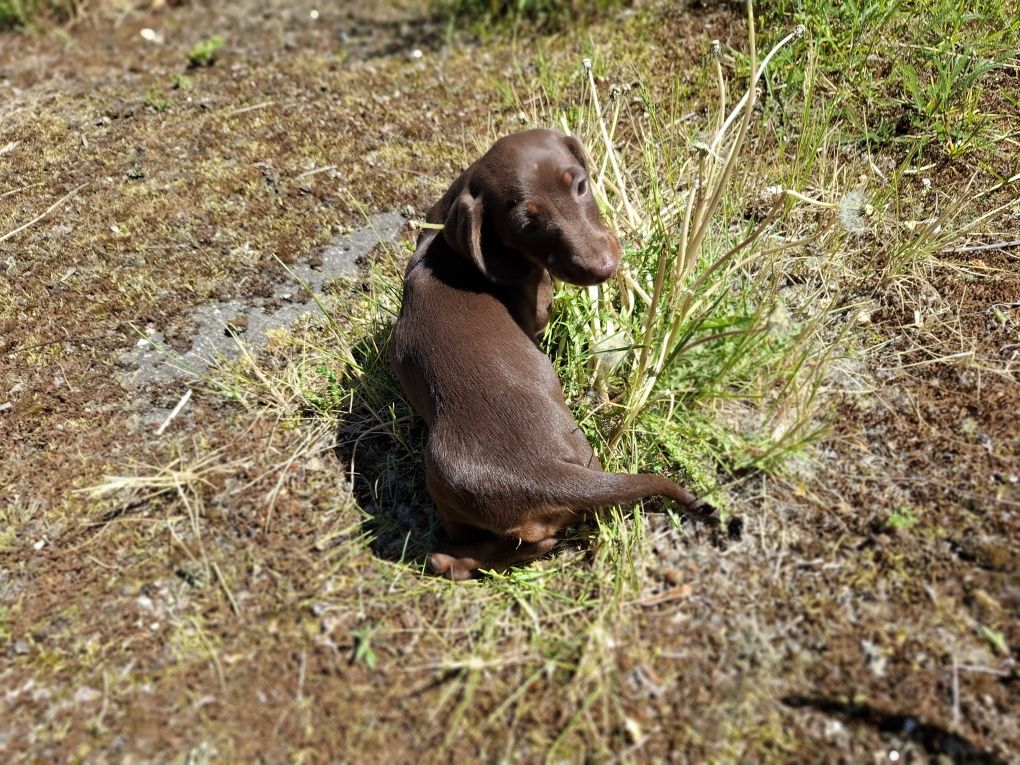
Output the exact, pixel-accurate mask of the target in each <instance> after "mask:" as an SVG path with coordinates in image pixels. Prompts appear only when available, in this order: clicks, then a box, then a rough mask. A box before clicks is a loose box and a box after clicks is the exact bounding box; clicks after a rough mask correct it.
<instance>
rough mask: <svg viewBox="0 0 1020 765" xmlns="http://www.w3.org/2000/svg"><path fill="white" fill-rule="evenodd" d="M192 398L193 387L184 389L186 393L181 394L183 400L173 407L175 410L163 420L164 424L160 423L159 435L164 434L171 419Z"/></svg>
mask: <svg viewBox="0 0 1020 765" xmlns="http://www.w3.org/2000/svg"><path fill="white" fill-rule="evenodd" d="M190 398H191V388H188V389H187V390H185V391H184V395H183V396H181V400H180V401H178V402H177V406H175V407H174V408H173V411H172V412H170V414H168V415H167V418H166V419H165V420H163V424H162V425H160V426H159V428H158V429H157V430H156V435H157V436H161V435H163V431H164V430H166V429H167V426H168V425H169V424H170V421H171V420H172V419H173V418H174V417H176V416H177V415H178V414H180V413H181V410H182V409H183V408H184V405H185V404H187V403H188V399H190Z"/></svg>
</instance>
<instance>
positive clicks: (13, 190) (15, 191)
mask: <svg viewBox="0 0 1020 765" xmlns="http://www.w3.org/2000/svg"><path fill="white" fill-rule="evenodd" d="M36 186H42V184H41V183H30V184H28V185H27V186H19V187H18V188H16V189H11V190H10V191H5V192H4V193H3V194H0V199H3V198H4V197H9V196H11V194H17V193H18V192H20V191H27V190H28V189H34V188H35V187H36Z"/></svg>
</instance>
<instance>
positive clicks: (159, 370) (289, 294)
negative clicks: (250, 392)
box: [119, 213, 405, 389]
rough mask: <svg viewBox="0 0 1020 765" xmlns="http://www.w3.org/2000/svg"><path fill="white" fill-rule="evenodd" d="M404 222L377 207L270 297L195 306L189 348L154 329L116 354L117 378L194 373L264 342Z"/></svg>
mask: <svg viewBox="0 0 1020 765" xmlns="http://www.w3.org/2000/svg"><path fill="white" fill-rule="evenodd" d="M404 224H405V220H404V218H403V217H402V216H400V215H398V214H397V213H378V214H376V215H373V216H372V217H371V218H369V221H368V224H367V225H366V226H364V227H362V228H359V229H357V230H355V231H352V232H351V233H350V234H347V235H345V236H342V237H339V238H338V239H336V240H335V241H334V242H332V243H331V244H329V245H327V246H326V247H325V248H324V249H322V250H318V251H316V252H315V253H313V254H309V256H308V257H306V258H305V259H304V260H303V261H301V262H299V263H297V264H295V265H294V266H293V267H291V269H290V278H289V279H287V280H286V281H284V282H281V283H280V284H279V285H278V286H277V287H276V289H275V291H274V292H273V295H272V297H270V298H236V299H233V300H219V301H216V302H212V303H204V304H202V305H200V306H198V307H196V308H195V309H194V310H193V311H192V312H191V314H190V315H188V316H187V317H186V320H187V322H188V323H189V324H193V325H194V326H196V327H197V329H196V331H195V333H194V335H193V336H192V340H191V348H190V349H189V350H187V351H185V352H184V353H178V352H176V351H174V350H173V349H171V348H170V347H169V346H168V345H167V344H166V342H165V339H164V337H165V336H164V333H163V332H161V331H156V332H154V333H153V334H152V335H151V336H150V337H148V338H147V339H143V340H139V344H138V346H137V347H136V348H134V349H132V350H130V351H128V352H127V353H124V354H122V355H121V356H120V358H119V361H120V365H121V367H122V368H124V369H125V370H126V371H125V372H124V373H122V375H121V384H122V385H124V386H125V387H126V388H128V389H139V388H145V387H148V386H150V385H153V384H160V383H167V382H173V381H175V380H180V379H184V378H188V377H198V376H200V375H202V374H203V373H204V372H205V371H206V370H207V369H208V368H209V366H210V365H211V364H212V363H213V361H214V360H215V359H217V358H220V359H235V358H237V357H238V356H240V355H241V353H242V350H241V347H240V345H239V340H243V342H244V345H245V346H247V347H248V348H249V349H252V350H257V349H258V348H260V347H262V346H263V345H264V344H265V342H266V338H267V336H268V333H269V331H270V330H273V329H281V328H283V327H287V326H290V325H291V324H293V323H294V322H295V321H296V320H297V319H298V318H299V317H300V316H302V315H304V314H306V313H308V311H309V303H311V300H312V294H313V293H316V292H319V291H321V290H322V288H323V287H324V286H325V285H326V284H327V283H329V282H330V281H332V280H333V279H336V278H338V277H343V276H352V275H354V274H355V273H357V271H358V261H359V260H360V259H361V258H363V257H365V256H366V255H368V254H369V253H370V252H371V251H372V250H373V249H374V248H375V247H376V246H377V245H380V244H392V243H393V242H395V241H396V240H397V237H398V236H399V234H400V232H401V231H402V230H403V228H404ZM310 261H311V262H314V266H313V265H312V264H311V262H310Z"/></svg>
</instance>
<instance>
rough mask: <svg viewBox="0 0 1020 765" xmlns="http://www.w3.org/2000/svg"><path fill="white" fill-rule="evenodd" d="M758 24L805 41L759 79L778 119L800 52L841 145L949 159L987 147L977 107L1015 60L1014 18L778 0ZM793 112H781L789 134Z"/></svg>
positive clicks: (941, 6) (929, 5) (942, 4)
mask: <svg viewBox="0 0 1020 765" xmlns="http://www.w3.org/2000/svg"><path fill="white" fill-rule="evenodd" d="M764 13H765V21H766V23H767V24H768V25H770V26H771V25H774V26H780V25H788V24H789V23H790V22H791V21H794V22H796V23H799V24H802V25H803V26H804V28H805V41H804V43H803V44H802V46H795V47H793V48H791V49H790V50H789V51H787V52H785V53H784V54H781V55H780V56H779V57H778V59H777V62H776V68H775V74H774V76H773V77H769V78H767V85H768V87H769V91H770V95H772V96H774V97H775V100H776V103H778V104H780V110H783V109H785V108H787V107H789V106H791V105H795V104H796V103H797V102H798V101H799V100H800V99H799V96H800V93H801V90H802V86H803V77H804V74H805V72H804V69H803V67H801V66H800V65H799V63H798V61H797V58H798V57H799V56H802V55H803V49H804V48H803V46H812V47H815V48H816V49H817V51H818V68H819V72H820V74H821V75H822V76H823V77H824V78H825V80H826V85H827V88H829V89H830V91H831V90H832V89H834V92H832V93H831V96H832V100H833V102H834V106H835V112H836V114H837V116H838V117H839V119H840V120H841V122H842V123H843V125H842V129H841V133H842V138H843V140H852V141H860V140H863V141H865V142H867V143H868V144H869V145H871V146H873V147H875V148H882V147H885V146H890V145H894V144H896V145H901V146H903V147H904V149H905V150H907V151H909V152H911V153H923V152H925V151H926V149H928V147H929V146H930V147H933V148H937V149H938V150H940V151H941V152H944V154H945V155H946V156H948V157H959V156H962V155H964V154H967V153H970V152H972V151H975V150H978V149H981V148H987V147H988V146H989V144H990V142H991V141H992V140H993V136H994V135H995V134H996V124H997V122H998V120H997V119H996V117H997V115H994V114H989V113H986V112H985V111H983V108H982V98H981V96H982V91H983V90H984V89H985V88H987V87H993V86H992V84H991V81H990V79H989V76H990V75H991V74H993V73H994V72H995V71H996V70H999V69H1001V68H1002V67H1003V66H1005V65H1006V64H1007V62H1008V61H1009V60H1010V59H1011V58H1012V57H1014V56H1015V52H1016V48H1017V45H1018V44H1020V15H1018V14H1017V13H1016V8H1015V6H1012V5H1011V4H1010V3H1008V2H1003V0H982V1H981V2H978V3H970V4H961V3H956V2H952V0H898V1H897V2H878V1H877V0H851V1H850V2H834V0H783V1H782V2H778V3H769V4H768V5H767V6H766V7H764ZM799 114H800V111H799V108H797V107H796V106H794V109H793V110H792V111H790V112H788V117H789V119H790V120H791V124H790V128H794V129H795V121H796V119H797V118H798V116H799Z"/></svg>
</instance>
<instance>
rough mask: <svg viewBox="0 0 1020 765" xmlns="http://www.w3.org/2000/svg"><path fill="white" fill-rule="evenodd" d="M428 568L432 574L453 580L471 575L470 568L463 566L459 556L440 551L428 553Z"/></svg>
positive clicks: (461, 579) (467, 577)
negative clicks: (455, 556)
mask: <svg viewBox="0 0 1020 765" xmlns="http://www.w3.org/2000/svg"><path fill="white" fill-rule="evenodd" d="M429 568H430V569H432V573H433V574H436V575H437V576H445V577H446V578H447V579H453V580H454V581H455V582H459V581H463V580H464V579H470V578H471V575H472V572H471V569H469V568H467V567H466V566H464V564H463V562H462V561H461V560H460V558H454V557H453V556H452V555H447V554H446V553H441V552H434V553H432V554H431V555H429Z"/></svg>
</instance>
